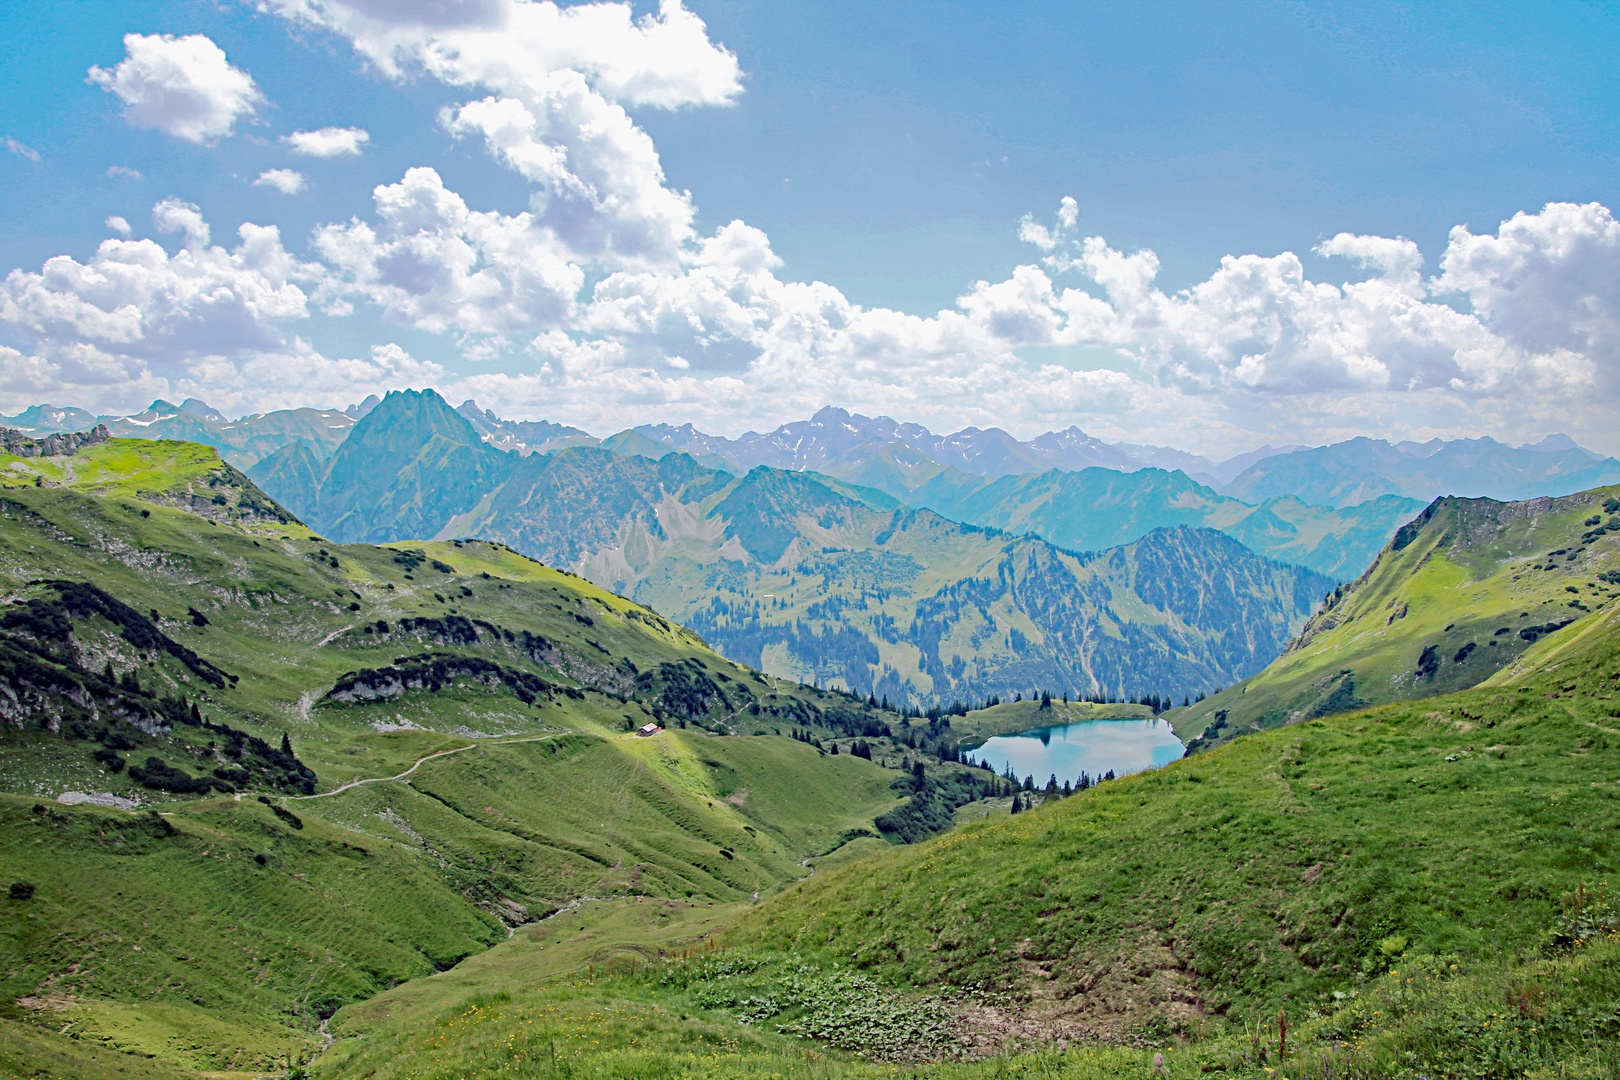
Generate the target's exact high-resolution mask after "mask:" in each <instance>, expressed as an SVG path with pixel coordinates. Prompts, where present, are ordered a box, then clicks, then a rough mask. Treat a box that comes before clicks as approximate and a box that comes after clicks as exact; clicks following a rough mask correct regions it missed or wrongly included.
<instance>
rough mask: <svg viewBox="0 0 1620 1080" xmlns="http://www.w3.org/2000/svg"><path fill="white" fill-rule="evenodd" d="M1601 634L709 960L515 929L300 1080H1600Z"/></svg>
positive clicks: (1106, 787)
mask: <svg viewBox="0 0 1620 1080" xmlns="http://www.w3.org/2000/svg"><path fill="white" fill-rule="evenodd" d="M1617 624H1620V620H1617V619H1616V618H1615V617H1613V616H1609V615H1605V616H1603V617H1601V618H1598V619H1593V620H1590V621H1589V622H1587V623H1586V624H1584V625H1582V626H1580V627H1570V628H1567V629H1566V630H1564V631H1561V632H1557V633H1554V634H1552V635H1549V636H1548V637H1546V638H1544V639H1542V640H1541V641H1540V642H1538V643H1537V644H1536V645H1535V646H1534V647H1533V648H1532V649H1531V650H1529V652H1527V653H1526V654H1525V656H1524V658H1523V660H1524V665H1523V668H1522V670H1520V671H1519V672H1517V673H1515V674H1513V675H1511V676H1509V675H1506V674H1504V675H1503V676H1499V677H1498V681H1499V682H1500V683H1501V685H1499V686H1493V687H1490V688H1485V687H1482V688H1477V689H1473V690H1469V691H1463V692H1459V693H1454V694H1450V695H1445V696H1441V697H1438V698H1435V699H1432V700H1430V701H1426V702H1421V703H1397V704H1393V705H1388V706H1383V707H1380V708H1378V709H1374V710H1371V711H1364V712H1360V713H1355V714H1349V715H1341V716H1335V717H1331V718H1325V719H1318V720H1313V721H1309V722H1306V723H1304V724H1301V725H1298V726H1296V727H1293V728H1290V729H1287V730H1284V731H1268V732H1264V733H1261V734H1256V735H1253V736H1250V737H1248V738H1245V739H1242V740H1239V741H1237V742H1235V743H1233V744H1231V745H1228V746H1223V747H1221V748H1220V749H1218V750H1215V751H1212V752H1211V753H1208V754H1205V755H1202V756H1200V757H1198V758H1195V759H1190V760H1186V761H1183V762H1180V763H1177V764H1176V765H1174V766H1171V767H1170V768H1167V769H1164V770H1160V771H1158V772H1156V773H1148V774H1139V775H1137V776H1134V777H1128V778H1125V779H1122V780H1118V781H1113V782H1109V783H1106V784H1103V785H1101V786H1099V787H1097V788H1093V789H1091V790H1090V791H1088V792H1086V793H1084V794H1081V795H1077V796H1074V797H1072V798H1069V799H1065V800H1061V801H1057V802H1054V803H1052V804H1050V805H1047V806H1043V807H1040V808H1038V809H1035V810H1033V811H1031V812H1028V813H1026V814H1023V815H1020V816H1018V817H1014V818H1009V817H1006V816H1005V815H1003V816H999V817H993V818H991V819H990V820H988V821H986V822H984V823H983V824H981V825H977V826H969V827H966V828H962V829H958V830H956V831H954V832H952V833H950V834H948V835H946V836H944V837H942V838H939V839H937V840H934V841H932V842H929V843H927V844H924V845H919V846H916V847H912V848H905V849H891V850H889V851H887V852H882V853H879V854H876V855H875V856H869V857H867V858H864V859H861V860H858V861H856V862H853V863H849V864H845V865H842V866H835V865H829V866H826V867H825V868H824V869H823V871H822V872H820V873H818V874H816V875H815V876H814V877H813V878H811V879H809V880H808V881H806V882H804V883H802V884H800V885H799V886H798V887H797V888H795V889H793V890H790V891H788V892H786V893H784V894H782V895H781V896H779V897H777V898H776V899H774V900H772V901H770V902H769V903H767V904H764V905H762V906H761V907H759V908H742V909H737V913H726V914H723V915H720V916H719V917H718V920H719V921H721V922H724V921H726V920H727V919H728V918H730V917H735V918H736V921H735V922H732V923H731V924H730V927H729V929H727V930H725V932H724V935H723V936H724V941H725V944H726V946H727V947H725V948H722V949H718V950H716V949H714V948H713V947H712V945H710V944H709V943H710V941H711V940H712V938H710V937H705V936H702V935H705V934H707V935H712V933H713V931H714V930H715V928H716V924H715V921H711V920H710V919H707V918H705V917H704V911H703V910H701V909H700V910H696V911H694V910H692V909H687V908H679V907H677V908H664V909H658V908H654V909H651V910H649V909H647V908H645V907H641V906H639V904H638V902H636V901H630V902H627V903H621V904H617V905H602V906H600V907H596V908H587V909H583V910H581V911H579V912H576V913H571V914H570V915H568V916H567V917H566V918H564V919H561V920H559V921H558V922H557V924H556V925H555V926H547V925H544V924H542V926H537V927H533V928H526V929H524V930H522V931H520V933H519V935H518V936H517V937H516V938H514V939H513V940H512V941H509V942H506V943H503V944H501V945H499V946H497V947H496V948H495V949H492V950H490V951H489V952H488V953H485V954H481V955H480V956H479V957H478V958H476V959H475V960H474V961H472V962H469V963H468V964H465V965H463V966H462V967H461V968H458V969H457V970H456V971H453V972H448V973H445V974H444V975H439V976H435V977H432V978H430V979H426V980H422V981H420V982H417V983H412V984H408V985H406V986H404V987H401V988H399V989H398V990H396V991H393V992H390V993H388V994H384V995H382V996H381V997H379V998H378V999H376V1001H375V1002H368V1003H365V1004H362V1005H356V1006H352V1007H350V1008H349V1009H346V1010H345V1011H344V1012H343V1013H340V1014H339V1016H338V1017H337V1018H335V1025H334V1026H335V1028H336V1030H338V1031H339V1032H340V1033H341V1034H342V1035H343V1038H342V1039H341V1040H340V1042H339V1043H338V1045H337V1046H336V1047H335V1048H334V1050H333V1051H332V1052H331V1053H330V1054H329V1055H328V1056H327V1057H325V1058H323V1059H322V1060H321V1062H320V1064H319V1067H318V1069H317V1074H318V1075H320V1076H323V1077H327V1076H329V1077H349V1076H374V1077H407V1076H409V1077H422V1076H433V1077H436V1076H446V1077H448V1076H496V1075H504V1074H506V1073H508V1072H510V1071H513V1070H516V1071H518V1072H519V1073H526V1074H528V1075H534V1076H547V1077H550V1076H556V1077H561V1076H578V1075H591V1074H593V1073H595V1074H600V1075H612V1076H625V1077H655V1076H679V1077H691V1078H698V1077H722V1076H725V1077H732V1076H761V1077H763V1076H778V1077H779V1076H793V1075H805V1076H818V1077H876V1076H883V1075H893V1071H894V1066H893V1065H891V1064H885V1061H888V1062H893V1061H897V1060H898V1061H900V1062H908V1061H909V1062H916V1061H918V1060H919V1059H921V1060H923V1061H928V1060H935V1061H938V1060H940V1059H943V1060H944V1062H945V1063H943V1064H934V1065H919V1064H911V1065H909V1066H907V1067H906V1068H905V1069H904V1070H903V1071H904V1072H906V1073H909V1074H911V1075H922V1076H934V1077H939V1078H941V1080H949V1078H962V1080H968V1078H975V1080H976V1078H981V1077H983V1078H989V1077H998V1078H1000V1077H1012V1076H1031V1077H1073V1078H1090V1077H1114V1076H1119V1077H1125V1076H1144V1075H1154V1073H1155V1071H1156V1070H1157V1071H1159V1072H1162V1073H1163V1074H1164V1075H1167V1076H1171V1077H1177V1078H1179V1077H1188V1078H1192V1077H1202V1076H1207V1075H1209V1074H1211V1073H1215V1074H1217V1075H1227V1076H1234V1077H1248V1078H1253V1080H1260V1078H1262V1077H1266V1078H1273V1080H1274V1078H1275V1077H1277V1076H1282V1075H1303V1076H1313V1075H1323V1076H1339V1075H1349V1076H1379V1077H1386V1076H1387V1077H1403V1078H1406V1077H1418V1076H1424V1077H1429V1078H1436V1077H1446V1078H1452V1077H1456V1078H1459V1080H1460V1078H1462V1077H1473V1076H1526V1077H1536V1078H1548V1080H1550V1078H1552V1077H1572V1076H1573V1077H1586V1076H1591V1077H1598V1076H1608V1075H1611V1074H1612V1073H1613V1071H1614V1069H1616V1068H1617V1067H1620V940H1617V939H1616V938H1615V937H1614V936H1613V935H1614V933H1615V932H1616V931H1620V912H1617V910H1616V907H1615V905H1614V903H1613V901H1612V899H1611V898H1608V897H1607V896H1606V895H1605V894H1604V893H1603V891H1602V890H1601V888H1595V887H1594V888H1590V889H1588V888H1585V887H1581V883H1582V882H1592V881H1601V880H1602V879H1603V877H1604V876H1605V875H1608V874H1612V873H1613V872H1614V870H1615V868H1616V867H1615V863H1616V860H1617V859H1620V849H1617V847H1616V831H1615V830H1616V829H1620V793H1617V791H1616V788H1615V786H1614V783H1613V779H1612V769H1611V767H1610V765H1611V763H1612V760H1613V752H1614V750H1615V749H1617V748H1620V743H1617V742H1616V740H1617V739H1620V730H1617V729H1616V728H1615V727H1614V720H1613V718H1614V714H1616V713H1620V706H1617V705H1616V702H1617V700H1620V697H1617V694H1620V674H1616V671H1617V670H1620V668H1617V663H1620V637H1617V635H1616V630H1617V628H1620V626H1617ZM738 913H740V914H738ZM683 929H684V930H689V931H690V933H689V934H688V935H687V936H685V937H684V938H683V937H682V936H680V935H681V931H682V930H683ZM682 945H685V946H686V947H685V948H684V949H682V948H680V946H682ZM670 954H673V958H672V956H671V955H670ZM584 965H590V966H589V967H588V968H586V967H584ZM1279 1009H1280V1010H1281V1013H1282V1018H1283V1019H1285V1020H1286V1023H1287V1028H1286V1032H1283V1031H1281V1030H1280V1028H1279V1022H1278V1018H1279ZM739 1021H741V1022H740V1023H739ZM812 1032H813V1033H815V1037H814V1039H813V1041H810V1042H809V1044H808V1045H807V1043H806V1041H805V1036H806V1035H807V1034H809V1033H812ZM1099 1037H1100V1038H1101V1039H1102V1040H1104V1041H1102V1042H1097V1041H1093V1040H1095V1039H1097V1038H1099ZM812 1048H818V1049H812ZM1155 1052H1157V1053H1158V1054H1159V1055H1160V1056H1159V1058H1157V1059H1155V1058H1154V1053H1155ZM1285 1052H1286V1055H1287V1056H1286V1057H1285V1056H1283V1054H1284V1053H1285ZM975 1057H988V1060H982V1061H973V1060H971V1059H973V1058H975ZM873 1059H875V1060H873ZM958 1059H961V1060H960V1063H957V1064H952V1063H950V1062H952V1061H953V1060H958ZM1159 1061H1162V1062H1163V1064H1162V1067H1161V1066H1160V1065H1159Z"/></svg>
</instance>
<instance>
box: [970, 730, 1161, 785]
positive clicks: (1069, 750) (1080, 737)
mask: <svg viewBox="0 0 1620 1080" xmlns="http://www.w3.org/2000/svg"><path fill="white" fill-rule="evenodd" d="M1186 752H1187V749H1186V747H1184V746H1182V745H1181V740H1180V739H1178V738H1176V733H1175V731H1174V729H1172V728H1171V726H1170V721H1168V720H1085V721H1081V722H1080V723H1075V724H1062V725H1060V726H1057V727H1044V728H1036V729H1035V730H1033V731H1021V732H1019V733H1018V734H1016V735H997V736H996V737H995V738H993V739H991V740H990V741H989V742H987V743H985V744H984V745H983V746H981V747H979V748H978V749H976V750H973V751H972V754H973V760H974V761H983V762H987V763H988V764H989V765H990V767H991V768H992V769H994V770H995V771H996V772H998V773H1001V772H1004V771H1005V770H1006V768H1007V764H1008V763H1009V762H1011V763H1012V767H1013V773H1014V774H1015V775H1017V777H1018V778H1019V779H1020V780H1022V779H1023V778H1024V777H1026V776H1033V777H1034V778H1035V786H1036V787H1044V786H1045V785H1046V779H1047V777H1049V776H1051V775H1053V774H1054V773H1055V774H1056V775H1057V782H1058V786H1059V787H1062V786H1063V781H1065V780H1067V781H1069V782H1070V783H1071V784H1072V783H1074V781H1076V780H1077V779H1079V777H1080V774H1081V772H1085V773H1087V774H1088V775H1090V776H1091V778H1092V779H1093V780H1095V779H1097V778H1098V777H1100V776H1102V775H1104V774H1105V773H1107V772H1108V770H1110V769H1112V770H1113V771H1114V775H1115V776H1124V775H1125V774H1126V773H1133V772H1141V771H1142V770H1143V769H1157V768H1159V767H1160V766H1163V765H1168V764H1170V763H1171V762H1172V761H1176V760H1178V759H1179V758H1180V757H1181V756H1182V755H1183V754H1185V753H1186Z"/></svg>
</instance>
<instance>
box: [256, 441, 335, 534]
mask: <svg viewBox="0 0 1620 1080" xmlns="http://www.w3.org/2000/svg"><path fill="white" fill-rule="evenodd" d="M325 473H326V465H325V463H324V462H322V461H321V460H320V458H318V457H316V456H315V453H314V451H312V450H311V449H310V448H309V444H308V443H307V442H305V441H304V440H303V439H294V440H293V441H292V442H290V443H288V444H287V445H286V446H283V447H282V448H281V449H280V450H277V451H276V452H275V453H273V454H270V455H268V456H266V457H262V458H260V459H259V460H258V461H256V462H254V464H253V467H252V468H250V469H248V471H247V478H248V479H249V480H252V481H253V482H254V483H255V484H257V485H258V486H259V489H260V490H261V491H266V492H269V491H274V492H277V493H279V501H280V502H281V504H282V505H283V506H285V507H287V509H289V510H291V511H292V512H293V513H295V514H297V515H298V516H299V517H301V518H307V517H309V516H310V515H311V514H313V513H314V512H315V509H316V503H317V502H318V501H319V499H320V493H321V480H322V478H323V477H324V475H325Z"/></svg>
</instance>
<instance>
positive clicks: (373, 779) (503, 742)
mask: <svg viewBox="0 0 1620 1080" xmlns="http://www.w3.org/2000/svg"><path fill="white" fill-rule="evenodd" d="M562 734H565V732H560V731H556V732H552V733H551V734H550V735H531V736H528V737H527V738H522V739H487V740H482V741H480V742H475V743H471V744H469V745H467V746H458V747H456V748H455V749H454V750H440V751H438V752H436V753H432V754H428V755H427V756H426V757H419V758H417V759H416V764H414V765H412V766H411V767H410V768H408V769H406V770H405V771H404V772H402V773H400V774H399V775H398V776H370V777H367V778H366V779H364V780H350V781H349V782H348V783H347V784H344V785H343V786H341V787H335V788H333V789H332V790H331V791H323V792H321V793H320V794H318V795H284V796H282V797H283V798H285V799H297V800H300V801H302V800H304V799H324V798H326V797H327V796H328V795H339V794H341V793H343V792H345V791H348V790H349V789H350V788H357V787H359V786H360V785H361V784H386V783H388V782H389V781H392V780H403V779H405V778H406V777H407V776H409V775H411V773H413V772H415V771H416V770H417V769H420V768H421V767H422V766H423V765H424V764H425V763H427V762H429V761H432V760H433V759H434V758H442V757H449V756H450V755H451V754H459V753H461V752H463V751H465V750H476V749H478V748H479V747H482V746H511V745H513V744H514V743H527V742H545V741H546V740H547V739H555V738H556V737H557V736H558V735H562Z"/></svg>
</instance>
